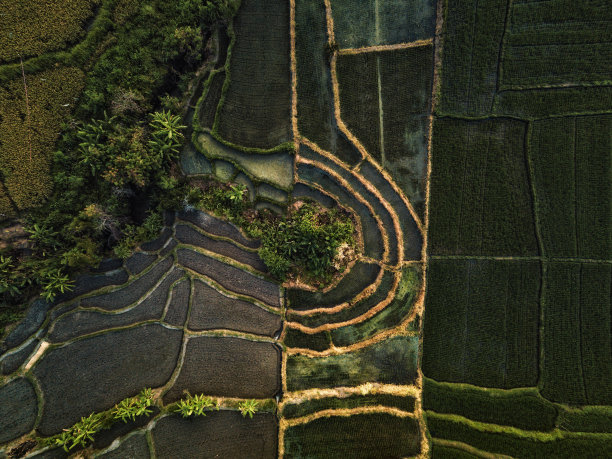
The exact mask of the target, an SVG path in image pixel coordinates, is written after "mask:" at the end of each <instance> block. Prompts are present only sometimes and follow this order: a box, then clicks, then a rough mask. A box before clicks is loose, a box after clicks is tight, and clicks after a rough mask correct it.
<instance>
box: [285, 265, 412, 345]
mask: <svg viewBox="0 0 612 459" xmlns="http://www.w3.org/2000/svg"><path fill="white" fill-rule="evenodd" d="M381 272H382V271H381ZM401 277H402V274H401V273H400V272H396V273H395V275H394V279H393V287H391V290H389V292H388V293H387V296H386V297H385V299H384V300H382V301H381V302H379V303H378V304H377V305H376V306H374V307H373V308H370V309H368V311H367V312H365V313H363V314H361V315H360V316H357V317H353V318H352V319H349V320H345V321H344V322H332V323H326V324H323V325H319V326H318V327H307V326H306V325H302V324H301V323H299V322H290V321H288V322H286V325H287V326H288V327H290V328H294V329H297V330H299V331H301V332H302V333H306V334H308V335H312V334H314V333H320V332H322V331H328V330H335V329H337V328H342V327H346V326H349V325H355V324H358V323H360V322H365V321H366V320H368V319H370V318H371V317H373V316H375V315H376V314H378V313H379V312H380V311H382V310H383V309H385V308H386V307H387V306H388V305H389V304H391V302H392V301H393V298H395V292H396V291H397V288H398V287H399V283H400V280H401Z"/></svg>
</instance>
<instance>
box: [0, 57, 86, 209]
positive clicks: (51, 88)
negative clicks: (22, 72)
mask: <svg viewBox="0 0 612 459" xmlns="http://www.w3.org/2000/svg"><path fill="white" fill-rule="evenodd" d="M84 79H85V76H84V74H83V72H82V71H81V70H79V69H78V68H74V67H58V68H54V69H50V70H45V71H43V72H40V73H37V74H36V75H28V76H27V77H26V80H27V91H28V101H29V103H28V105H29V115H28V107H27V105H26V97H25V89H24V83H23V80H22V79H21V78H17V79H14V80H13V81H12V82H10V83H9V84H7V85H5V86H4V87H0V170H1V173H2V176H3V181H4V185H5V186H6V190H7V191H8V193H9V194H10V196H11V198H12V200H13V201H14V202H15V205H16V206H17V207H18V209H26V208H28V207H31V206H33V205H36V204H39V203H40V202H41V201H42V200H43V199H44V198H45V197H47V196H48V195H49V193H50V192H51V188H52V184H51V177H50V176H49V168H50V163H51V151H52V149H53V147H54V145H55V141H56V140H57V137H58V134H59V132H60V126H61V122H62V120H63V119H64V118H65V117H66V116H67V115H68V114H69V113H70V112H71V110H72V108H73V107H74V106H75V105H76V101H77V99H78V96H79V94H80V92H81V89H82V88H83V84H84ZM0 212H1V211H0Z"/></svg>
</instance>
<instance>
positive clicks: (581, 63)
mask: <svg viewBox="0 0 612 459" xmlns="http://www.w3.org/2000/svg"><path fill="white" fill-rule="evenodd" d="M509 15H510V20H509V27H508V28H507V30H506V37H505V39H504V46H503V51H502V59H501V69H500V74H501V81H500V87H501V89H506V88H517V87H519V88H524V87H534V86H535V87H537V86H540V85H547V84H568V83H571V84H580V83H589V84H602V83H604V84H606V83H607V84H609V83H610V71H611V70H612V67H610V62H609V61H608V59H606V58H603V56H606V55H607V56H609V54H610V53H609V42H610V41H611V40H612V32H611V31H610V21H611V20H612V16H611V15H610V11H609V9H608V8H606V6H605V5H604V4H603V3H599V2H587V3H573V2H568V1H566V0H553V1H551V2H547V3H545V4H542V3H537V2H536V3H531V4H530V3H522V4H514V5H512V6H511V7H510V11H509ZM585 23H588V24H589V27H584V24H585ZM552 24H554V27H552V26H551V25H552Z"/></svg>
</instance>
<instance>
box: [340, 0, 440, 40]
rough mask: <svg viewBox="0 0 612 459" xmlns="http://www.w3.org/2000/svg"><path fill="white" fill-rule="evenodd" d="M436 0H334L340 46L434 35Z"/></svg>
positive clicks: (419, 38) (425, 37)
mask: <svg viewBox="0 0 612 459" xmlns="http://www.w3.org/2000/svg"><path fill="white" fill-rule="evenodd" d="M435 5H436V2H435V0H408V1H406V0H363V1H355V0H332V1H331V7H332V14H333V18H334V32H335V35H336V38H337V40H338V45H339V46H340V48H361V47H366V46H376V45H394V44H398V43H408V42H413V41H416V40H423V39H428V38H432V37H433V34H434V29H435V22H436V18H435V16H436V14H435V13H436V12H435Z"/></svg>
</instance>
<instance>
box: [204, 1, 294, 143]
mask: <svg viewBox="0 0 612 459" xmlns="http://www.w3.org/2000/svg"><path fill="white" fill-rule="evenodd" d="M234 30H235V33H236V42H235V44H234V47H233V50H232V54H231V57H230V85H229V88H228V90H227V92H226V93H225V99H224V101H223V105H222V107H221V108H220V111H219V114H218V118H219V119H218V126H215V128H216V129H217V130H218V133H219V135H220V136H221V137H223V138H224V139H225V140H228V141H230V142H232V143H234V144H237V145H242V146H248V147H257V148H264V149H270V148H273V147H275V146H277V145H279V144H281V143H284V142H287V141H289V140H291V75H290V63H289V60H290V55H289V53H290V43H289V3H288V2H286V1H284V0H243V1H242V5H241V7H240V10H239V12H238V15H237V16H236V18H235V22H234Z"/></svg>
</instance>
